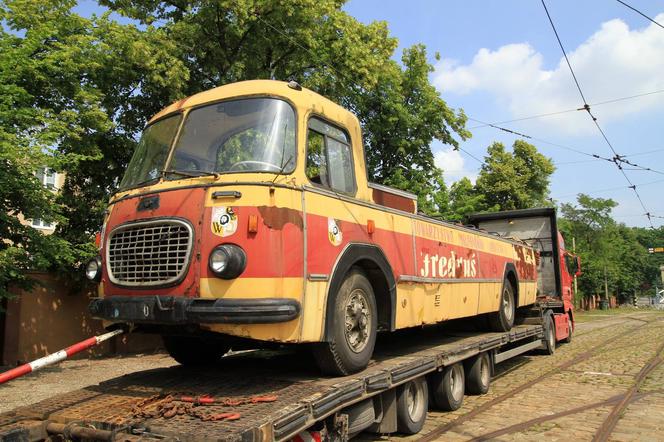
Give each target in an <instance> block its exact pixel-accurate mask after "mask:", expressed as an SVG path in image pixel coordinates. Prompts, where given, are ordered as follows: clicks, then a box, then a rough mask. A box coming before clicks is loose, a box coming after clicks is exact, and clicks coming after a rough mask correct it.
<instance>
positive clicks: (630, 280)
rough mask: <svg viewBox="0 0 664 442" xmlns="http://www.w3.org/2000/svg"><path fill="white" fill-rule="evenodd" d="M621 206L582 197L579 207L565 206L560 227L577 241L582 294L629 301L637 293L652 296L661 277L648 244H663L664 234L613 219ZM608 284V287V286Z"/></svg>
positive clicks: (579, 199)
mask: <svg viewBox="0 0 664 442" xmlns="http://www.w3.org/2000/svg"><path fill="white" fill-rule="evenodd" d="M616 206H617V204H616V202H615V201H613V200H611V199H604V198H591V197H589V196H588V195H584V194H580V195H579V196H578V198H577V204H563V205H562V206H561V215H562V219H561V220H560V222H559V226H560V228H561V230H562V231H563V235H564V236H565V238H567V240H568V244H567V247H568V248H570V249H571V239H572V238H574V239H575V240H576V251H577V254H579V255H580V257H581V262H582V267H583V275H582V276H581V277H580V278H579V289H580V292H581V293H580V295H581V296H583V295H595V294H600V295H604V294H605V289H608V292H609V295H617V296H618V297H619V298H621V300H623V301H625V300H627V298H628V297H630V296H632V295H634V294H638V295H640V294H642V293H651V291H650V292H649V289H650V288H651V286H652V285H653V284H655V283H657V278H658V262H657V260H655V259H653V256H650V255H649V254H648V251H647V246H646V245H645V244H644V243H646V244H647V243H649V242H651V241H652V242H655V243H656V242H657V241H660V242H663V243H664V234H663V233H664V231H663V229H659V230H646V229H641V228H630V227H627V226H625V225H624V224H618V223H616V222H615V221H614V220H613V218H612V217H611V212H612V210H613V209H614V208H615V207H616ZM605 284H606V286H605Z"/></svg>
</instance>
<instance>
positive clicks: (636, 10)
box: [616, 0, 664, 29]
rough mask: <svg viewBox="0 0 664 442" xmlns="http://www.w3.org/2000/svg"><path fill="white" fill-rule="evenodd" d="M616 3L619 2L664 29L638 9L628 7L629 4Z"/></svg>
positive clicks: (618, 0)
mask: <svg viewBox="0 0 664 442" xmlns="http://www.w3.org/2000/svg"><path fill="white" fill-rule="evenodd" d="M616 1H617V2H618V3H620V4H622V5H624V6H626V7H628V8H629V9H631V10H632V11H634V12H636V13H637V14H639V15H641V16H642V17H645V18H647V19H648V20H650V21H651V22H653V23H655V24H656V25H657V26H659V27H660V28H662V29H664V26H662V25H661V24H660V23H657V22H656V21H655V20H653V19H652V18H650V17H648V16H647V15H645V14H644V13H643V12H641V11H639V10H638V9H636V8H635V7H633V6H630V5H628V4H627V3H625V2H623V1H622V0H616Z"/></svg>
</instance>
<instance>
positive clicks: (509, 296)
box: [489, 279, 516, 332]
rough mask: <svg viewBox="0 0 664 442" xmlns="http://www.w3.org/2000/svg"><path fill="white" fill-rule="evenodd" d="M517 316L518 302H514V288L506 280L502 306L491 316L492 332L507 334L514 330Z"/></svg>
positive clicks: (501, 301)
mask: <svg viewBox="0 0 664 442" xmlns="http://www.w3.org/2000/svg"><path fill="white" fill-rule="evenodd" d="M515 316H516V302H514V287H512V283H511V282H510V281H509V280H508V279H505V281H504V282H503V291H502V293H501V296H500V306H499V309H498V311H497V312H496V313H492V314H491V315H490V316H489V325H490V326H491V330H492V331H496V332H506V331H510V330H511V329H512V326H513V325H514V317H515Z"/></svg>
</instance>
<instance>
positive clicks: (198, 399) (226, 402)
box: [132, 393, 277, 421]
mask: <svg viewBox="0 0 664 442" xmlns="http://www.w3.org/2000/svg"><path fill="white" fill-rule="evenodd" d="M276 400H277V396H276V395H265V396H252V397H246V398H214V397H211V396H187V395H176V394H165V393H160V394H155V395H153V396H150V397H148V398H145V399H143V400H141V401H140V402H138V403H137V404H136V405H134V407H133V408H132V415H133V417H134V418H147V419H149V418H158V417H163V418H164V419H171V418H173V417H175V416H181V415H189V416H192V417H195V418H198V419H200V420H202V421H219V420H228V421H231V420H237V419H240V417H241V416H240V413H237V412H233V411H230V412H223V413H215V412H208V411H204V410H205V408H206V407H207V406H211V405H217V406H222V407H236V406H239V405H246V404H259V403H265V402H274V401H276Z"/></svg>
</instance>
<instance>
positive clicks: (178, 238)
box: [106, 219, 193, 286]
mask: <svg viewBox="0 0 664 442" xmlns="http://www.w3.org/2000/svg"><path fill="white" fill-rule="evenodd" d="M192 237H193V232H192V229H191V226H190V225H189V224H188V223H186V222H184V221H180V220H176V219H169V220H163V219H162V220H158V221H145V222H140V223H131V224H125V225H123V226H120V227H118V228H116V229H115V230H113V231H112V232H111V234H110V237H109V240H108V246H107V247H106V263H107V270H108V275H109V278H110V280H111V282H113V283H114V284H118V285H126V286H151V285H163V284H169V283H173V282H176V281H178V280H179V279H180V278H182V276H183V275H184V273H185V272H186V270H187V264H188V263H189V256H190V254H191V247H192V243H193V238H192Z"/></svg>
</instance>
